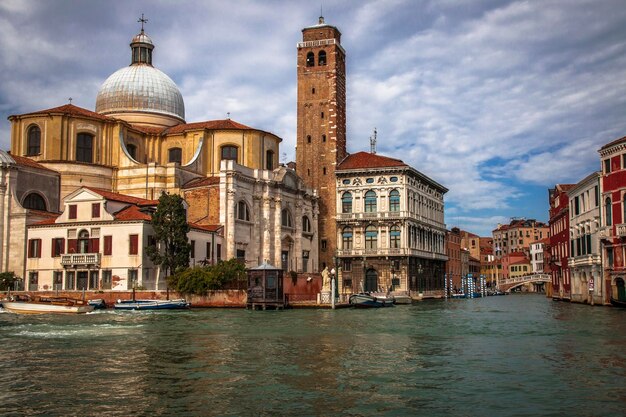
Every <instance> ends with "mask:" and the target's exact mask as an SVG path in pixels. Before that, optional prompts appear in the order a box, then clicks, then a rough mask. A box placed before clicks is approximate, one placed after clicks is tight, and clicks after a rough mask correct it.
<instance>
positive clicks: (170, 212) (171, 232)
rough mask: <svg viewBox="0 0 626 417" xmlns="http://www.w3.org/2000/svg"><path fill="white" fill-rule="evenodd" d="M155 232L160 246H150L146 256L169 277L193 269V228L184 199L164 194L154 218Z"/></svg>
mask: <svg viewBox="0 0 626 417" xmlns="http://www.w3.org/2000/svg"><path fill="white" fill-rule="evenodd" d="M152 228H153V229H154V234H155V238H156V245H155V246H148V247H147V248H146V253H147V255H148V257H149V258H150V260H151V261H152V262H153V263H154V264H155V265H158V266H160V267H161V269H162V270H164V271H165V276H166V277H167V276H170V275H171V274H173V273H174V272H176V271H177V270H179V269H181V268H187V267H189V252H190V249H191V245H190V244H189V241H188V240H187V233H189V224H188V223H187V213H186V210H185V206H184V204H183V199H182V197H181V196H179V195H177V194H167V193H165V192H164V193H162V194H161V197H160V198H159V204H158V206H157V209H156V211H155V212H154V213H153V214H152Z"/></svg>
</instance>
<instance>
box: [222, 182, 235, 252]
mask: <svg viewBox="0 0 626 417" xmlns="http://www.w3.org/2000/svg"><path fill="white" fill-rule="evenodd" d="M235 194H236V191H235V190H234V189H229V190H227V191H226V195H227V202H226V207H227V213H226V236H225V242H224V243H225V244H226V245H225V246H226V259H232V258H234V257H235V256H236V255H237V252H236V251H235V240H236V237H235V209H236V208H237V202H236V200H235Z"/></svg>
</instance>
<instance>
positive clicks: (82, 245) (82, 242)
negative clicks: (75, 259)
mask: <svg viewBox="0 0 626 417" xmlns="http://www.w3.org/2000/svg"><path fill="white" fill-rule="evenodd" d="M78 253H89V232H88V231H86V230H81V231H80V232H79V233H78Z"/></svg>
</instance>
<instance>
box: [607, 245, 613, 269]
mask: <svg viewBox="0 0 626 417" xmlns="http://www.w3.org/2000/svg"><path fill="white" fill-rule="evenodd" d="M606 266H607V267H608V268H613V248H606Z"/></svg>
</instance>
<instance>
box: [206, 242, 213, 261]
mask: <svg viewBox="0 0 626 417" xmlns="http://www.w3.org/2000/svg"><path fill="white" fill-rule="evenodd" d="M211 252H212V251H211V242H207V243H206V259H211Z"/></svg>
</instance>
